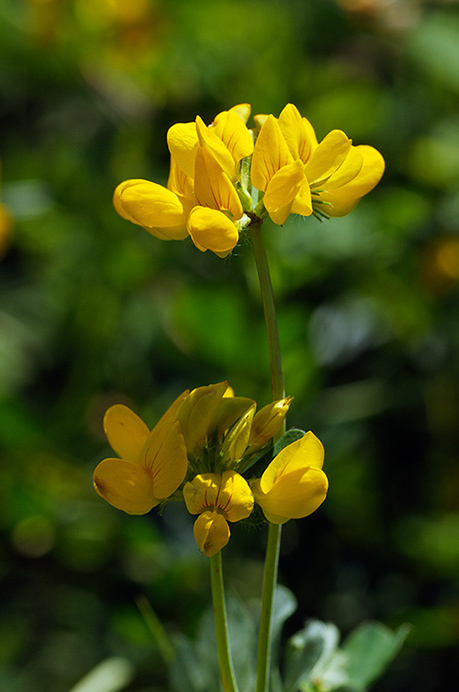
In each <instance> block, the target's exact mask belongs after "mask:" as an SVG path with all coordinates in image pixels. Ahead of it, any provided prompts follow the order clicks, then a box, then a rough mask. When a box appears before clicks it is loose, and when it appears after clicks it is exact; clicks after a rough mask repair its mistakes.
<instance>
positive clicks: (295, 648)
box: [285, 620, 339, 692]
mask: <svg viewBox="0 0 459 692" xmlns="http://www.w3.org/2000/svg"><path fill="white" fill-rule="evenodd" d="M338 642H339V632H338V629H337V628H336V627H335V625H332V624H326V623H325V622H320V621H319V620H310V621H309V622H308V623H307V624H306V626H305V627H304V629H302V630H300V631H299V632H297V633H296V634H294V635H293V637H291V638H290V639H289V640H288V642H287V646H286V662H285V692H295V691H296V690H297V689H298V687H299V686H300V685H301V684H304V683H307V682H311V679H312V677H313V673H314V672H315V673H316V674H317V675H320V670H321V669H322V668H323V667H324V665H326V664H328V663H329V662H330V660H331V658H332V657H333V655H334V654H335V652H336V650H337V646H338Z"/></svg>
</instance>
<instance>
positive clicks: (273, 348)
mask: <svg viewBox="0 0 459 692" xmlns="http://www.w3.org/2000/svg"><path fill="white" fill-rule="evenodd" d="M250 237H251V239H252V247H253V252H254V255H255V262H256V265H257V271H258V280H259V282H260V290H261V298H262V301H263V312H264V315H265V324H266V335H267V337H268V350H269V362H270V365H271V384H272V390H273V399H274V401H275V400H276V399H283V398H284V396H285V392H284V376H283V374H282V359H281V351H280V343H279V333H278V330H277V319H276V306H275V304H274V293H273V286H272V283H271V275H270V273H269V265H268V258H267V257H266V252H265V246H264V245H263V238H262V235H261V221H259V220H258V221H254V222H252V224H251V225H250Z"/></svg>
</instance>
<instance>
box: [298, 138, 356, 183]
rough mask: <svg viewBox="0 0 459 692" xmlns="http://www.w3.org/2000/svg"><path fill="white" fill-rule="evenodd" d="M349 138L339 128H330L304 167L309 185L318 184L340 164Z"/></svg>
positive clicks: (350, 144) (344, 156)
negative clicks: (330, 130)
mask: <svg viewBox="0 0 459 692" xmlns="http://www.w3.org/2000/svg"><path fill="white" fill-rule="evenodd" d="M351 146H352V142H351V140H350V139H349V138H348V136H347V135H346V134H344V132H342V131H341V130H332V132H329V133H328V135H326V137H324V139H323V140H322V141H321V142H320V144H319V145H318V147H317V149H316V150H315V151H314V152H313V154H312V156H311V158H310V160H309V162H308V163H307V164H306V166H305V168H304V172H305V175H306V178H307V179H308V180H309V183H310V184H311V185H315V184H316V185H319V184H320V183H321V182H322V181H323V180H326V179H327V178H329V177H330V176H331V174H332V173H334V172H335V171H336V169H337V168H339V166H340V165H341V164H342V162H343V161H344V159H345V158H346V156H347V155H348V152H349V149H350V148H351Z"/></svg>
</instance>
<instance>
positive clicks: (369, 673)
mask: <svg viewBox="0 0 459 692" xmlns="http://www.w3.org/2000/svg"><path fill="white" fill-rule="evenodd" d="M409 631H410V628H409V626H408V625H402V626H401V627H399V629H398V630H397V631H396V632H392V631H391V630H390V629H389V628H388V627H386V626H385V625H383V624H382V623H380V622H366V623H363V624H362V625H360V626H359V627H357V628H356V629H355V630H354V631H353V632H351V634H350V635H349V636H348V637H347V639H346V641H345V642H344V644H343V647H342V649H343V651H344V652H345V653H346V654H347V655H348V657H349V662H348V674H349V678H350V680H351V681H352V683H354V684H356V685H358V686H360V687H362V688H365V687H367V685H368V684H369V683H370V682H373V681H374V680H376V679H377V678H378V677H379V676H380V675H381V673H382V672H383V671H384V670H385V668H387V666H388V664H389V663H390V662H391V661H392V659H393V658H395V656H396V655H397V654H398V652H399V651H400V649H401V647H402V645H403V642H404V641H405V639H406V637H407V635H408V633H409Z"/></svg>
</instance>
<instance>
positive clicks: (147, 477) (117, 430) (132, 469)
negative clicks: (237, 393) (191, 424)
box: [93, 391, 188, 514]
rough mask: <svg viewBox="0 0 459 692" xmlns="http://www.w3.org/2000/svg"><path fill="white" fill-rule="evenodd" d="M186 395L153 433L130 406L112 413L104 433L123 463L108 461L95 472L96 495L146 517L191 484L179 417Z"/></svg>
mask: <svg viewBox="0 0 459 692" xmlns="http://www.w3.org/2000/svg"><path fill="white" fill-rule="evenodd" d="M187 395H188V392H187V391H186V392H184V393H183V394H181V395H180V396H179V397H178V398H177V399H176V401H175V402H174V403H173V404H172V406H170V407H169V409H168V410H167V411H166V413H165V414H164V415H163V417H162V418H161V419H160V420H159V422H158V423H157V424H156V425H155V427H154V428H153V430H152V431H151V432H150V430H149V429H148V427H147V426H146V425H145V423H144V422H143V421H142V420H141V419H140V418H139V417H138V416H137V415H136V414H135V413H134V412H133V411H131V410H130V409H129V408H128V407H127V406H123V405H121V404H117V405H115V406H112V407H111V408H109V409H108V411H107V412H106V414H105V418H104V429H105V433H106V435H107V438H108V441H109V443H110V445H111V447H112V448H113V449H114V451H115V452H116V453H117V454H118V455H119V456H120V457H121V458H120V459H115V458H114V459H111V458H110V459H104V460H103V461H101V462H100V464H99V465H98V466H97V468H96V469H95V471H94V478H93V481H94V488H95V490H96V492H97V493H98V494H99V495H100V496H101V497H103V498H104V500H106V501H107V502H109V503H110V504H111V505H113V507H116V508H117V509H122V510H123V511H124V512H127V513H128V514H146V513H147V512H149V511H150V510H151V509H152V508H153V507H155V506H156V505H158V504H159V503H160V502H162V500H164V499H166V498H167V497H169V496H170V495H172V493H174V492H175V491H176V490H177V489H178V487H179V485H180V484H181V483H182V482H183V480H184V479H185V475H186V472H187V468H188V460H187V453H186V447H185V442H184V439H183V435H182V432H181V429H180V423H179V422H178V420H177V418H176V412H177V409H178V408H179V406H180V404H181V403H182V401H183V400H184V399H185V397H186V396H187Z"/></svg>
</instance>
